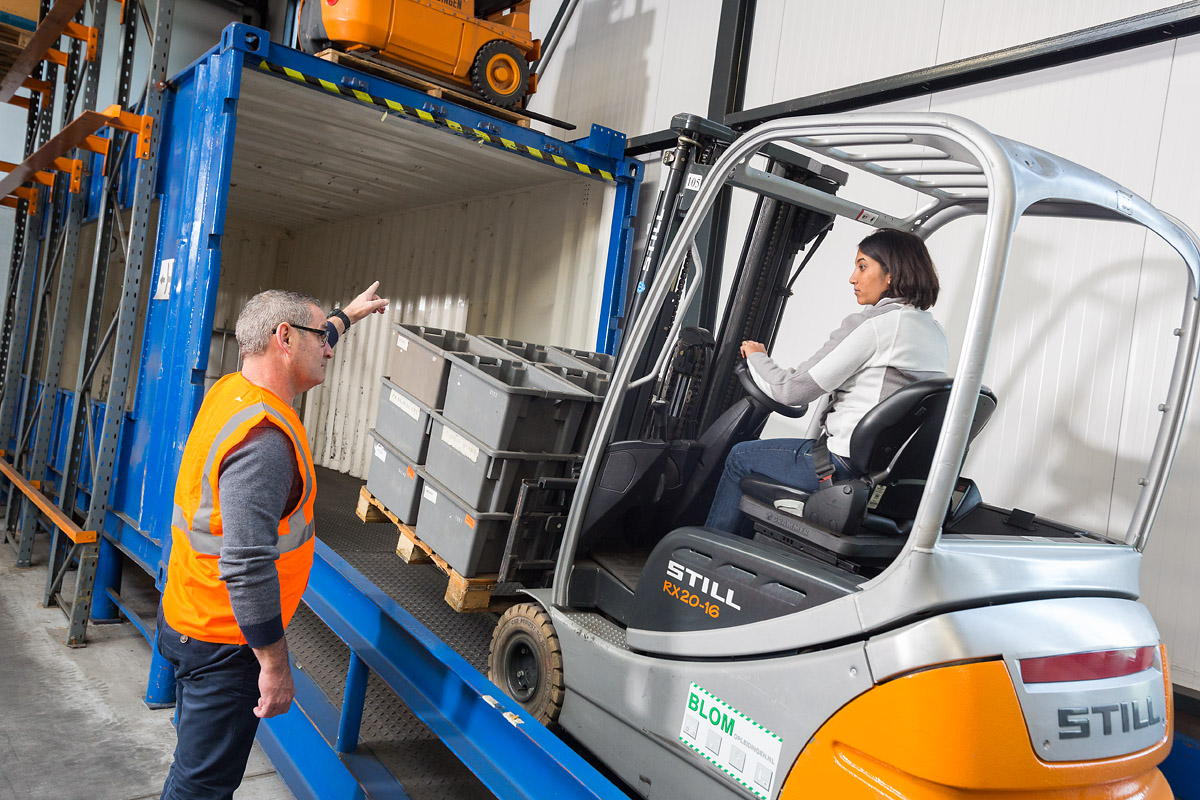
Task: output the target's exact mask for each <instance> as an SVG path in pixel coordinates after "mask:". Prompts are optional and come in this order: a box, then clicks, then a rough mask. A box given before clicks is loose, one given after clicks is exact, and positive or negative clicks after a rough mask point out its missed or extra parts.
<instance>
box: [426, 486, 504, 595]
mask: <svg viewBox="0 0 1200 800" xmlns="http://www.w3.org/2000/svg"><path fill="white" fill-rule="evenodd" d="M511 524H512V514H500V513H488V512H481V511H478V510H477V509H474V508H472V507H471V506H470V505H468V504H467V503H465V502H463V501H462V499H461V498H458V497H455V496H454V494H453V493H452V492H451V491H450V490H449V489H447V488H446V487H444V486H442V485H441V484H440V483H438V482H437V481H436V480H434V479H433V478H431V477H429V476H428V475H426V476H425V485H424V486H423V487H422V489H421V506H420V511H419V513H418V514H417V537H418V538H420V540H421V541H423V542H425V544H427V545H429V547H430V548H432V550H433V552H435V553H437V554H438V555H439V556H441V557H442V558H443V559H445V560H446V563H447V564H449V565H450V566H451V567H453V568H454V570H455V572H457V573H458V574H459V575H462V576H463V577H464V578H474V577H475V576H476V575H479V574H480V573H488V572H496V571H497V570H498V569H500V560H501V559H502V558H503V557H504V544H505V542H507V541H508V529H509V527H510V526H511Z"/></svg>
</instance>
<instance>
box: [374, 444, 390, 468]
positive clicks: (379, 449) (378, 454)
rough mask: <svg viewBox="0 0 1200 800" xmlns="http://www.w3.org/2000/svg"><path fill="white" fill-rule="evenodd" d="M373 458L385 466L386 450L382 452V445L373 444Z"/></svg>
mask: <svg viewBox="0 0 1200 800" xmlns="http://www.w3.org/2000/svg"><path fill="white" fill-rule="evenodd" d="M375 457H376V458H378V459H379V460H380V461H382V462H384V463H385V464H386V463H387V450H384V449H383V445H381V444H380V443H379V442H376V443H375Z"/></svg>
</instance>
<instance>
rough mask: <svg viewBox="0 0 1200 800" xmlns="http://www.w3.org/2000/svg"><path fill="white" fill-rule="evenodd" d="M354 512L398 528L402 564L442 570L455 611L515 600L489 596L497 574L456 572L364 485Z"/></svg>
mask: <svg viewBox="0 0 1200 800" xmlns="http://www.w3.org/2000/svg"><path fill="white" fill-rule="evenodd" d="M354 513H355V514H356V515H357V516H358V518H359V519H361V520H362V521H363V522H390V523H392V524H393V525H395V526H396V529H397V530H398V531H399V532H400V538H399V539H398V540H397V542H396V555H398V556H400V558H401V559H402V560H403V561H404V563H406V564H433V565H434V566H435V567H437V568H438V569H440V570H441V571H442V572H444V573H446V577H447V578H448V579H449V580H448V581H447V583H446V603H447V604H448V605H449V606H450V607H451V608H453V609H454V610H455V611H460V612H474V611H494V612H496V613H500V612H502V611H504V610H505V609H507V608H508V607H509V606H511V605H512V604H513V603H515V602H516V601H517V598H500V597H492V592H493V590H495V588H496V583H497V581H498V579H499V577H500V576H499V575H496V574H495V573H492V574H488V575H476V576H475V577H474V578H467V577H464V576H463V575H460V574H459V573H458V571H457V570H456V569H454V567H452V566H450V565H449V564H447V563H446V560H445V559H444V558H442V557H441V556H439V555H438V554H437V553H435V552H434V551H433V548H432V547H430V546H429V545H428V544H426V543H425V542H422V541H421V540H420V539H419V538H418V537H417V534H416V531H414V530H413V529H412V528H411V527H410V526H408V525H405V524H404V523H403V522H401V521H400V520H399V519H397V518H396V515H395V514H393V513H392V512H391V511H388V510H387V509H386V508H385V507H384V505H383V503H381V502H379V499H378V498H376V497H375V496H374V495H373V494H371V493H370V492H368V491H367V487H366V486H364V487H362V489H360V490H359V492H358V507H357V508H356V509H355V510H354Z"/></svg>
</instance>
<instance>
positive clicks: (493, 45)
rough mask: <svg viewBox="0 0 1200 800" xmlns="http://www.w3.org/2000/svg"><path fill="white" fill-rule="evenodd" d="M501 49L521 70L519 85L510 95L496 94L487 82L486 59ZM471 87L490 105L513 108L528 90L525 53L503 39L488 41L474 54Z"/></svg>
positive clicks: (527, 68)
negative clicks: (514, 60) (511, 57)
mask: <svg viewBox="0 0 1200 800" xmlns="http://www.w3.org/2000/svg"><path fill="white" fill-rule="evenodd" d="M503 51H508V53H509V55H511V56H513V57H514V58H515V59H516V61H517V64H518V65H519V66H520V67H521V72H522V76H521V85H520V86H519V87H518V88H517V91H515V92H513V93H512V94H511V95H500V94H498V93H497V92H496V91H495V90H494V89H492V87H491V85H490V84H488V82H487V74H486V73H487V69H486V67H487V62H488V60H489V59H490V58H491V57H492V56H493V55H494V54H495V53H498V52H503ZM471 87H472V88H473V89H474V90H475V91H476V92H478V93H479V95H480V96H481V97H482V98H483V99H484V100H487V101H488V102H489V103H491V104H492V105H494V106H500V107H501V108H513V107H514V106H516V105H517V104H518V103H520V102H521V100H523V99H524V98H525V94H526V93H527V92H528V91H529V63H528V62H527V61H525V54H524V53H522V52H521V51H520V50H518V49H517V46H516V45H514V44H512V43H511V42H506V41H504V40H503V39H494V40H493V41H490V42H488V43H487V44H485V45H484V46H483V47H481V48H479V52H478V53H476V54H475V61H474V62H472V64H471Z"/></svg>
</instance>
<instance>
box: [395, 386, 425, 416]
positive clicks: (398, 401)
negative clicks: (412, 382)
mask: <svg viewBox="0 0 1200 800" xmlns="http://www.w3.org/2000/svg"><path fill="white" fill-rule="evenodd" d="M389 391H390V392H391V394H389V395H388V399H389V400H391V401H392V405H394V406H395V407H396V408H398V409H400V410H401V411H403V412H404V413H405V414H408V415H409V416H410V417H412V418H413V419H419V418H420V417H421V407H420V406H418V405H417V404H416V403H414V402H413V401H412V400H409V399H408V398H407V397H405V396H404V395H402V394H400V393H399V392H397V391H396V390H395V389H390V390H389Z"/></svg>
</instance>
